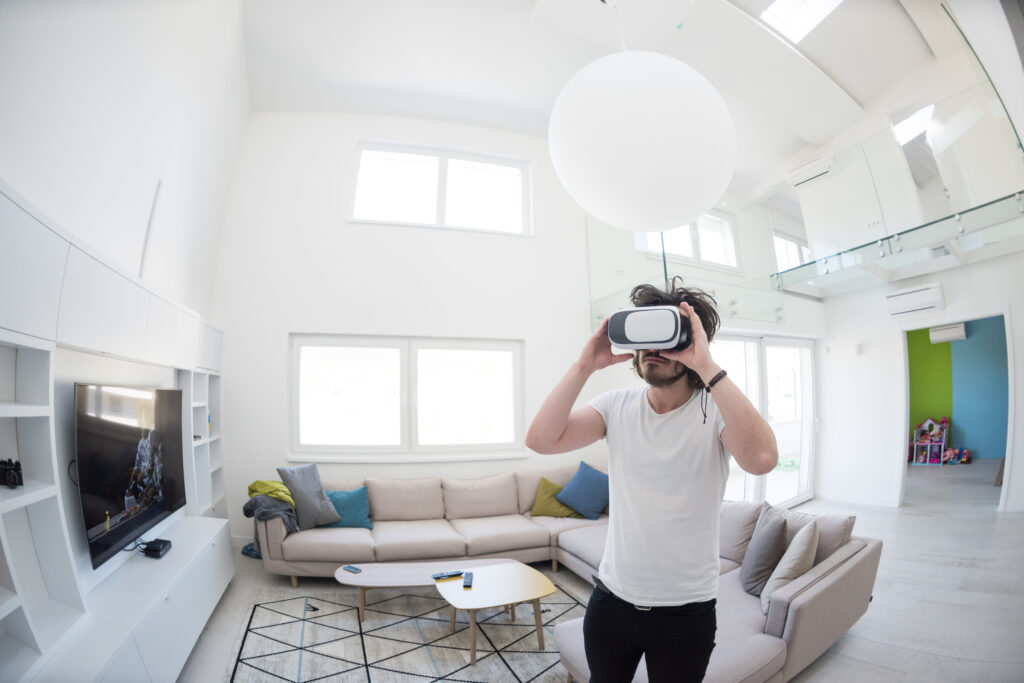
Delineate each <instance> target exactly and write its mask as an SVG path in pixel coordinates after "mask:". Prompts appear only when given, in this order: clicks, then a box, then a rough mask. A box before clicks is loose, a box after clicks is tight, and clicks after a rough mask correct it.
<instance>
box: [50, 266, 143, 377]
mask: <svg viewBox="0 0 1024 683" xmlns="http://www.w3.org/2000/svg"><path fill="white" fill-rule="evenodd" d="M149 300H150V294H149V292H147V291H146V290H144V289H143V288H142V287H140V286H138V285H137V284H135V283H134V282H132V281H131V280H129V279H128V278H126V277H124V276H123V275H121V274H119V273H117V272H116V271H114V270H111V269H110V268H108V267H107V266H105V265H103V264H102V263H100V262H99V261H97V260H96V259H94V258H93V257H91V256H89V255H88V254H86V253H84V252H83V251H81V250H80V249H77V248H75V247H72V248H71V254H70V255H69V256H68V268H67V273H66V275H65V278H64V290H63V293H62V294H61V303H60V321H59V322H58V323H57V341H58V342H60V343H62V344H67V345H68V346H75V347H78V348H84V349H102V350H103V351H105V352H106V353H109V354H111V355H115V356H124V357H126V358H145V357H146V356H145V354H146V316H147V315H148V311H149Z"/></svg>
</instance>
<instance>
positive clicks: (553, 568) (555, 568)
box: [551, 557, 558, 572]
mask: <svg viewBox="0 0 1024 683" xmlns="http://www.w3.org/2000/svg"><path fill="white" fill-rule="evenodd" d="M551 571H553V572H557V571H558V560H557V559H556V558H554V557H552V558H551Z"/></svg>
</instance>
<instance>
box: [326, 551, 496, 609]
mask: <svg viewBox="0 0 1024 683" xmlns="http://www.w3.org/2000/svg"><path fill="white" fill-rule="evenodd" d="M508 562H516V561H515V560H506V559H502V558H491V559H483V560H446V561H442V562H384V563H379V564H378V563H370V564H354V565H352V566H354V567H357V568H359V569H362V571H361V572H359V573H358V574H353V573H352V572H349V571H346V570H345V569H342V568H341V567H338V569H337V570H336V571H335V572H334V578H335V579H336V580H337V581H338V583H341V584H345V585H346V586H356V587H357V588H359V621H363V620H364V618H365V616H366V591H368V590H370V589H371V588H405V587H407V586H433V585H434V579H433V578H431V575H432V574H437V573H438V572H446V571H451V570H453V569H461V570H463V571H470V570H472V571H474V572H475V571H476V570H477V568H478V567H485V566H488V565H493V564H502V563H508ZM442 583H443V582H442ZM458 584H459V589H460V590H461V589H462V581H461V579H460V580H459V581H458Z"/></svg>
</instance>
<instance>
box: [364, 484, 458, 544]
mask: <svg viewBox="0 0 1024 683" xmlns="http://www.w3.org/2000/svg"><path fill="white" fill-rule="evenodd" d="M366 487H367V488H368V489H369V492H370V517H372V518H373V521H374V523H376V522H389V521H401V520H418V519H443V518H444V494H443V493H442V492H441V479H440V478H438V477H425V478H423V479H376V478H372V477H371V478H369V479H367V480H366ZM430 557H435V556H433V555H431V556H430Z"/></svg>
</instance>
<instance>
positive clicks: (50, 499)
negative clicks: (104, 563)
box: [0, 330, 85, 681]
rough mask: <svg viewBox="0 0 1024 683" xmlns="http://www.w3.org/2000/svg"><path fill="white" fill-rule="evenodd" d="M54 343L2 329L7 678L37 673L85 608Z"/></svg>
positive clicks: (2, 578) (0, 634)
mask: <svg viewBox="0 0 1024 683" xmlns="http://www.w3.org/2000/svg"><path fill="white" fill-rule="evenodd" d="M54 349H55V345H54V344H53V343H52V342H47V341H42V340H39V339H36V338H34V337H30V336H26V335H21V334H18V333H15V332H9V331H6V330H0V459H5V460H6V459H11V460H15V461H18V462H20V463H21V467H22V476H23V478H24V482H25V483H24V486H19V487H17V488H9V487H7V486H6V484H3V485H0V486H2V488H0V680H3V681H17V680H22V679H27V678H28V677H30V676H32V675H34V674H35V672H36V671H37V670H38V668H39V666H41V665H42V664H43V663H44V662H45V660H46V659H47V658H48V657H49V656H50V655H52V654H53V652H54V651H56V650H57V648H59V647H60V646H61V645H62V644H63V642H64V641H65V640H66V639H67V637H68V636H69V635H70V634H71V633H72V631H73V629H74V627H75V626H76V624H77V623H79V621H80V620H81V619H82V618H83V617H84V615H85V605H84V602H83V598H82V593H81V588H80V586H79V582H78V577H77V574H76V573H75V566H74V560H73V555H72V550H71V545H70V543H69V541H68V531H67V527H66V525H65V522H64V519H65V517H64V510H63V508H62V502H61V498H60V495H59V487H58V486H57V459H56V452H55V450H54V431H53V352H54Z"/></svg>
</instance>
